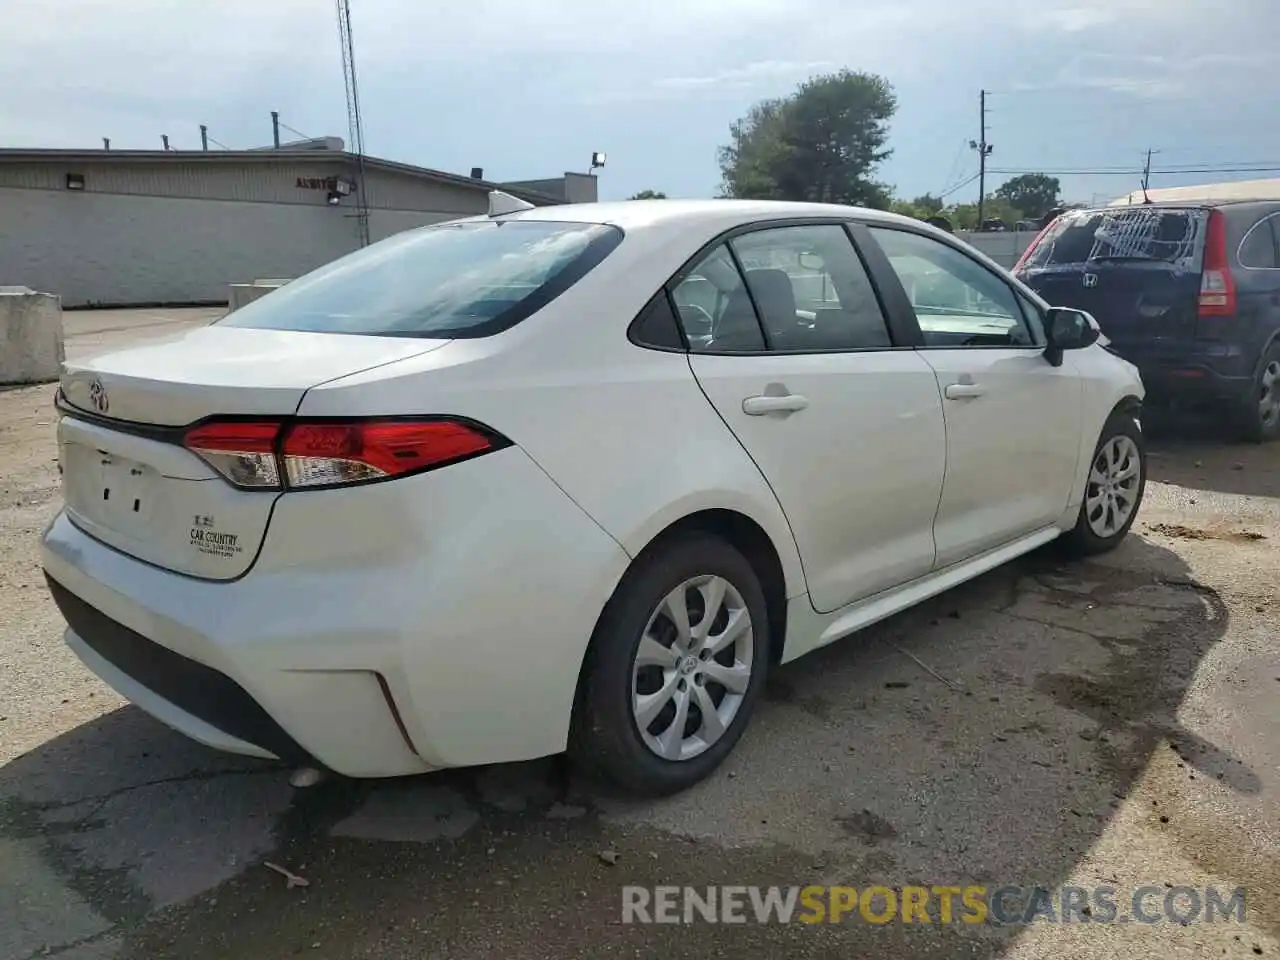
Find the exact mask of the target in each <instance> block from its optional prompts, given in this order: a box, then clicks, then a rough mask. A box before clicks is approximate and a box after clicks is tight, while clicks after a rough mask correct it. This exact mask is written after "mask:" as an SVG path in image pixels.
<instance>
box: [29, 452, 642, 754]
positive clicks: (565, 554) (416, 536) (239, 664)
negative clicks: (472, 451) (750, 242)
mask: <svg viewBox="0 0 1280 960" xmlns="http://www.w3.org/2000/svg"><path fill="white" fill-rule="evenodd" d="M42 559H43V563H44V568H45V573H46V576H47V577H48V578H49V580H50V589H51V592H52V593H53V595H54V598H55V600H56V601H57V603H58V605H59V607H60V608H61V609H62V611H63V613H64V616H65V617H66V619H67V621H68V624H69V626H70V629H69V630H68V631H67V643H68V645H69V646H70V647H71V649H72V650H73V651H74V652H75V653H77V655H79V656H80V658H81V659H82V660H83V661H84V662H85V664H86V665H87V666H88V667H89V668H90V669H92V670H93V671H94V672H95V673H97V674H98V675H99V676H100V677H102V679H103V680H105V681H106V682H107V683H108V684H110V685H111V686H113V687H115V688H116V689H117V690H118V691H119V692H120V693H121V694H122V695H124V696H125V697H126V698H128V699H129V700H131V701H132V702H134V703H135V704H136V705H137V706H139V707H141V708H142V709H144V710H146V711H147V712H149V713H151V714H152V715H153V716H155V717H157V718H158V719H160V720H161V721H163V722H165V723H167V724H169V725H170V726H172V727H174V728H176V729H177V730H179V731H181V732H183V733H185V734H187V735H188V736H190V737H192V738H194V739H196V740H199V741H201V742H203V743H206V744H208V745H210V746H213V747H216V748H219V749H223V750H229V751H232V752H236V753H244V754H249V755H253V756H260V757H278V758H280V759H283V760H287V761H289V762H291V763H298V764H305V765H315V766H321V767H326V768H329V769H331V770H334V771H335V772H337V773H340V774H344V775H347V776H355V777H382V776H399V775H404V774H413V773H421V772H425V771H428V770H432V769H437V768H440V767H449V766H465V765H471V764H482V763H497V762H502V761H510V760H522V759H530V758H533V757H537V756H544V755H546V754H550V753H555V752H557V751H559V750H562V749H564V746H565V743H566V740H567V735H568V728H569V720H570V714H571V711H572V703H573V697H574V693H575V689H576V684H577V678H578V672H579V669H580V667H581V662H582V657H583V654H584V653H585V651H586V646H587V643H588V641H589V639H590V636H591V632H592V630H593V628H594V626H595V621H596V619H597V617H598V616H599V613H600V610H601V609H602V608H603V606H604V604H605V602H606V601H607V599H608V597H609V595H610V593H611V592H612V590H613V588H614V586H615V585H616V583H617V581H618V579H619V578H620V577H621V574H622V572H623V571H624V570H625V568H626V564H627V562H628V558H627V556H626V554H625V553H624V552H623V551H622V549H621V548H620V547H619V546H618V545H617V544H616V543H615V542H614V541H613V540H612V539H611V538H610V537H608V536H607V535H606V534H605V533H604V532H603V531H601V530H600V528H599V527H598V526H597V525H596V524H595V523H594V522H593V521H592V520H591V519H590V518H589V517H588V516H587V515H586V514H585V513H583V512H582V510H581V509H580V508H579V507H577V505H576V504H574V503H573V502H572V501H571V500H569V498H568V497H567V496H565V494H564V493H563V492H562V491H561V490H560V489H559V488H558V487H556V486H555V485H554V484H553V483H552V482H551V481H550V480H549V479H548V478H547V477H546V475H545V474H544V473H543V472H542V471H541V470H540V469H539V468H538V467H537V466H536V465H535V464H534V463H533V462H532V461H531V460H529V458H528V457H527V455H526V454H525V453H524V452H523V451H521V450H519V449H518V448H511V449H508V450H504V451H500V452H498V453H494V454H490V455H489V456H485V457H481V458H479V459H477V460H473V461H468V462H466V463H461V464H456V465H454V466H451V467H449V468H447V469H445V470H440V471H434V472H431V473H427V474H423V475H420V476H417V477H407V478H404V479H401V480H397V481H395V482H393V483H387V484H376V485H373V486H368V487H362V488H355V489H351V490H341V491H338V490H335V491H325V492H317V493H315V494H311V493H306V494H299V495H296V496H285V497H283V498H281V499H280V501H279V502H278V504H277V506H276V509H275V515H274V516H273V519H272V522H271V527H270V529H269V531H268V534H267V538H266V541H265V543H264V544H263V547H262V551H261V553H260V555H259V557H258V560H257V562H256V563H255V565H254V567H253V569H252V570H251V571H250V572H249V574H248V575H246V576H245V577H243V578H241V579H239V580H236V581H223V582H218V581H209V580H198V579H194V578H192V577H187V576H183V575H180V574H175V573H171V572H169V571H165V570H161V569H159V568H156V567H153V566H151V565H149V564H146V563H143V562H141V561H139V560H135V559H133V558H131V557H128V556H125V555H124V554H121V553H119V552H118V551H116V550H114V549H112V548H111V547H108V546H106V545H105V544H102V543H100V542H99V541H97V540H95V539H93V538H92V537H90V536H88V535H87V534H86V533H84V532H83V531H82V530H80V529H79V528H78V527H76V526H75V524H74V523H72V522H71V521H70V520H69V519H68V517H67V515H66V514H65V513H60V514H59V515H58V516H57V517H56V518H55V519H54V521H53V522H52V523H51V524H50V526H49V527H48V529H47V530H46V531H45V535H44V538H43V543H42Z"/></svg>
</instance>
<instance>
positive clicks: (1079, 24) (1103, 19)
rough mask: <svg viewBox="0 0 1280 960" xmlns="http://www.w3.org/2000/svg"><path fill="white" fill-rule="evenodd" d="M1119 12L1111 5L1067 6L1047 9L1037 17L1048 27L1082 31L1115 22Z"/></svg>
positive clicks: (1069, 31)
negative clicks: (1061, 8)
mask: <svg viewBox="0 0 1280 960" xmlns="http://www.w3.org/2000/svg"><path fill="white" fill-rule="evenodd" d="M1116 17H1117V13H1116V11H1115V10H1114V9H1111V8H1109V7H1067V8H1065V9H1063V10H1045V11H1044V12H1043V13H1041V14H1040V15H1039V17H1038V18H1037V19H1038V20H1039V21H1040V23H1042V24H1043V26H1044V27H1045V28H1046V29H1057V30H1062V31H1064V32H1066V33H1080V32H1082V31H1084V30H1091V29H1093V28H1094V27H1100V26H1103V25H1105V24H1108V23H1113V22H1115V20H1116Z"/></svg>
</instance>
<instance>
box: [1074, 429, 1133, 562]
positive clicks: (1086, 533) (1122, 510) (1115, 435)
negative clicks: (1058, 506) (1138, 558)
mask: <svg viewBox="0 0 1280 960" xmlns="http://www.w3.org/2000/svg"><path fill="white" fill-rule="evenodd" d="M1088 470H1089V473H1088V476H1087V478H1086V480H1085V488H1084V497H1083V498H1082V500H1081V503H1080V513H1079V514H1078V515H1077V517H1076V525H1075V526H1074V527H1073V528H1072V529H1071V530H1070V532H1068V533H1067V534H1066V535H1064V536H1063V538H1062V540H1061V543H1062V546H1063V547H1064V548H1066V550H1067V551H1068V552H1069V553H1072V554H1074V555H1076V556H1093V555H1095V554H1099V553H1106V552H1107V551H1108V550H1114V549H1115V548H1116V547H1118V546H1119V545H1120V541H1122V540H1123V539H1124V538H1125V537H1126V536H1127V535H1128V533H1129V528H1130V527H1132V526H1133V522H1134V520H1136V519H1137V517H1138V510H1139V509H1140V508H1141V506H1142V496H1143V493H1144V492H1145V491H1146V487H1147V444H1146V439H1145V438H1144V437H1143V435H1142V426H1141V424H1140V423H1139V422H1138V418H1137V417H1136V416H1135V415H1134V414H1133V413H1132V412H1128V411H1123V410H1117V411H1115V412H1113V413H1112V414H1111V416H1110V417H1108V418H1107V422H1106V423H1105V424H1104V425H1103V427H1102V433H1101V435H1100V436H1099V437H1098V443H1097V446H1096V447H1094V451H1093V457H1092V458H1091V459H1090V460H1089V467H1088Z"/></svg>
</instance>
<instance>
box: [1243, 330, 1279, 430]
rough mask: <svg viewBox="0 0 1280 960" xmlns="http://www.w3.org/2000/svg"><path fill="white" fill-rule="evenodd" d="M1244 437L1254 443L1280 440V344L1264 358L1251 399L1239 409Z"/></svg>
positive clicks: (1250, 395) (1250, 393)
mask: <svg viewBox="0 0 1280 960" xmlns="http://www.w3.org/2000/svg"><path fill="white" fill-rule="evenodd" d="M1240 429H1241V434H1242V435H1243V439H1245V440H1249V441H1252V442H1253V443H1263V442H1265V441H1267V440H1276V439H1280V346H1273V347H1272V348H1271V349H1270V350H1268V351H1267V353H1266V356H1264V357H1263V358H1262V364H1261V366H1260V368H1259V369H1258V377H1257V380H1256V381H1255V382H1254V385H1253V389H1252V390H1251V391H1250V392H1249V399H1248V400H1247V401H1246V402H1245V405H1244V408H1243V409H1242V410H1241V411H1240Z"/></svg>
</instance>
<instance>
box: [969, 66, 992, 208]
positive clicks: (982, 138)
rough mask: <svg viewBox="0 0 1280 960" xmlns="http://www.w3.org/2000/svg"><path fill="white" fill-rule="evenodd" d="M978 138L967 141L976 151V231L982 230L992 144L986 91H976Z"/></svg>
mask: <svg viewBox="0 0 1280 960" xmlns="http://www.w3.org/2000/svg"><path fill="white" fill-rule="evenodd" d="M978 122H979V127H978V130H979V136H978V139H977V140H970V141H969V149H971V150H977V151H978V229H979V230H981V229H982V220H983V213H984V207H985V205H986V200H987V157H989V156H991V150H992V144H990V143H987V91H985V90H979V91H978Z"/></svg>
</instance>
